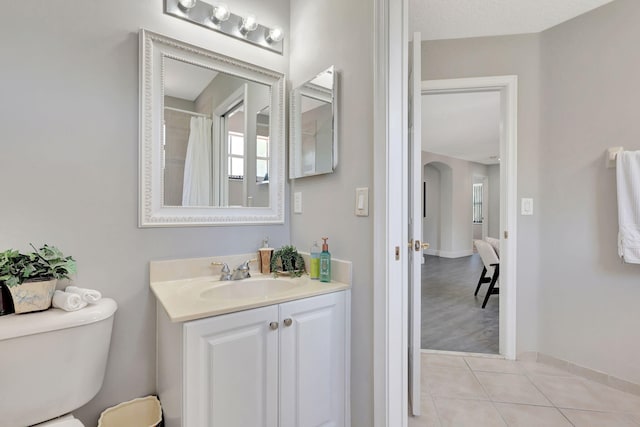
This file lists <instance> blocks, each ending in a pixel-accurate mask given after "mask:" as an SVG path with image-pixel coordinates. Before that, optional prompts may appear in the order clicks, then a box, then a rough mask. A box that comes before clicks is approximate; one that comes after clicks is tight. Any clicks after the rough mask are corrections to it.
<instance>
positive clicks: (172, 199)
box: [140, 30, 285, 227]
mask: <svg viewBox="0 0 640 427" xmlns="http://www.w3.org/2000/svg"><path fill="white" fill-rule="evenodd" d="M140 41H141V50H140V54H141V62H140V72H141V81H140V226H142V227H157V226H176V225H231V224H268V223H279V224H281V223H283V222H284V144H285V139H284V99H285V98H284V96H285V95H284V91H285V84H284V75H283V74H282V73H277V72H274V71H271V70H267V69H264V68H261V67H258V66H256V65H253V64H249V63H245V62H241V61H238V60H236V59H233V58H230V57H226V56H222V55H219V54H217V53H214V52H211V51H208V50H205V49H202V48H199V47H196V46H192V45H188V44H186V43H182V42H179V41H177V40H173V39H170V38H167V37H164V36H161V35H159V34H154V33H151V32H149V31H146V30H141V33H140Z"/></svg>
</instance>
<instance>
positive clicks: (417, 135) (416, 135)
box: [408, 33, 424, 415]
mask: <svg viewBox="0 0 640 427" xmlns="http://www.w3.org/2000/svg"><path fill="white" fill-rule="evenodd" d="M421 45H422V43H421V36H420V33H414V34H413V50H412V55H411V60H412V63H411V64H410V66H409V70H410V71H409V167H408V170H409V221H408V223H409V241H410V245H411V247H410V248H409V251H408V254H409V402H410V403H411V413H412V415H420V335H421V328H420V324H421V319H420V314H421V292H420V286H421V282H422V280H421V278H422V277H421V274H420V270H421V268H422V262H423V259H424V258H423V255H422V249H423V246H422V243H421V241H422V203H423V202H422V194H421V191H420V190H421V189H422V158H421V156H422V133H421V132H422V129H421V114H422V94H421V84H422V83H421V81H422V76H421V73H422V70H421V63H420V62H421V60H422V59H421V52H420V49H421Z"/></svg>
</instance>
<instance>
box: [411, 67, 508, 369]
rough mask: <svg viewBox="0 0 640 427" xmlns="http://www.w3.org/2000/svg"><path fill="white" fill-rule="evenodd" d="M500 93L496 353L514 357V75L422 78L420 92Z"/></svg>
mask: <svg viewBox="0 0 640 427" xmlns="http://www.w3.org/2000/svg"><path fill="white" fill-rule="evenodd" d="M470 92H499V93H500V230H501V236H500V306H499V313H500V314H499V327H500V334H499V352H500V354H501V355H502V356H504V357H505V358H506V359H510V360H515V358H516V259H517V258H516V254H517V251H516V245H517V226H516V224H517V219H518V211H517V207H518V200H517V198H518V194H517V188H518V187H517V178H518V172H517V167H518V123H517V122H518V77H517V76H515V75H507V76H488V77H470V78H461V79H442V80H425V81H423V82H422V95H427V94H434V93H438V94H443V93H470Z"/></svg>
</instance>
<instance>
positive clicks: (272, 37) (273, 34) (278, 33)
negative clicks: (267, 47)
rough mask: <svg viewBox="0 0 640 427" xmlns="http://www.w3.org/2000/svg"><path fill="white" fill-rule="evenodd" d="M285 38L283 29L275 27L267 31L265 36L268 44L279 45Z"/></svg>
mask: <svg viewBox="0 0 640 427" xmlns="http://www.w3.org/2000/svg"><path fill="white" fill-rule="evenodd" d="M283 38H284V33H283V32H282V28H280V27H273V28H271V29H269V30H268V31H267V35H266V36H265V39H266V40H267V43H277V42H279V41H282V39H283Z"/></svg>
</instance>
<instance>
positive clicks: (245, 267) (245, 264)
mask: <svg viewBox="0 0 640 427" xmlns="http://www.w3.org/2000/svg"><path fill="white" fill-rule="evenodd" d="M251 262H258V258H251V259H248V260H246V261H245V262H243V263H242V264H240V265H239V266H238V270H249V263H251Z"/></svg>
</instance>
